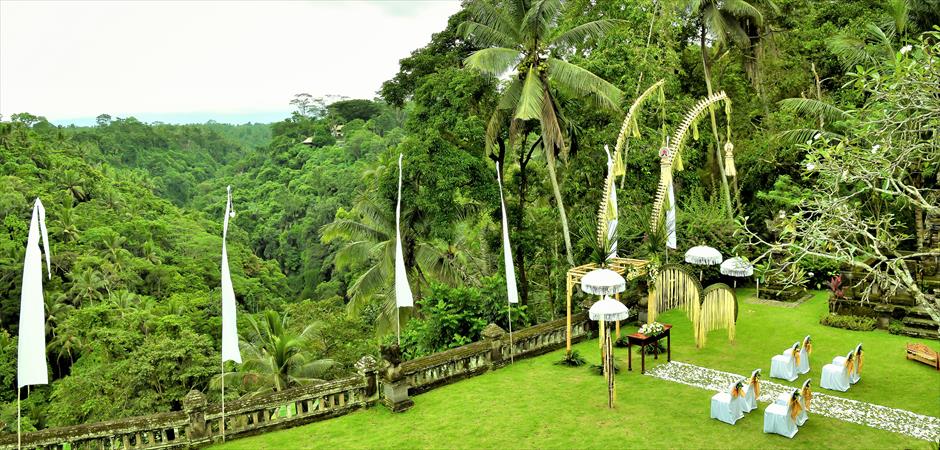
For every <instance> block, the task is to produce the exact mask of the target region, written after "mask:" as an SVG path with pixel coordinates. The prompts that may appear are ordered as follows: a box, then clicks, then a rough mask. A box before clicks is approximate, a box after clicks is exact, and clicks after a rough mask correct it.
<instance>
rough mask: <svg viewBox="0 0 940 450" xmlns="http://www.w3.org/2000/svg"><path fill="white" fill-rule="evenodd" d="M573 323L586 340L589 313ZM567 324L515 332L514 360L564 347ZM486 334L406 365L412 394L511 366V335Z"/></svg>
mask: <svg viewBox="0 0 940 450" xmlns="http://www.w3.org/2000/svg"><path fill="white" fill-rule="evenodd" d="M571 322H572V338H573V339H575V340H578V339H582V338H584V336H586V335H587V333H588V325H587V314H583V313H582V314H576V315H574V316H572V318H571ZM565 324H566V322H565V319H559V320H554V321H551V322H546V323H543V324H540V325H535V326H532V327H529V328H523V329H522V330H519V331H517V332H515V333H513V336H512V338H513V339H512V344H513V345H512V347H513V355H512V357H513V358H515V359H522V358H529V357H532V356H538V355H541V354H544V353H548V352H550V351H552V350H557V349H559V348H561V347H564V345H565ZM497 329H498V330H499V328H498V327H497ZM499 331H502V330H499ZM486 334H487V333H484V338H483V340H482V341H478V342H474V343H472V344H467V345H464V346H462V347H457V348H454V349H450V350H447V351H443V352H440V353H435V354H433V355H428V356H425V357H423V358H417V359H413V360H411V361H406V362H404V363H402V365H401V369H402V373H403V374H404V376H405V378H406V380H407V382H408V384H409V385H410V387H411V389H410V391H411V393H412V394H413V395H414V394H420V393H422V392H427V391H429V390H431V389H434V388H436V387H439V386H443V385H446V384H450V383H453V382H455V381H459V380H462V379H464V378H469V377H472V376H476V375H479V374H481V373H484V372H486V371H488V370H492V369H494V368H498V367H502V366H505V365H506V364H509V361H510V354H509V334H508V333H504V332H500V333H496V334H493V335H490V336H487V335H486Z"/></svg>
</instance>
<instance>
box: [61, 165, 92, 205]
mask: <svg viewBox="0 0 940 450" xmlns="http://www.w3.org/2000/svg"><path fill="white" fill-rule="evenodd" d="M85 183H86V180H85V178H84V177H82V175H81V174H80V173H78V172H76V171H74V170H71V169H66V170H63V171H62V175H61V177H60V178H59V186H60V187H61V188H62V189H64V190H65V191H66V192H68V193H69V195H71V196H72V198H74V199H75V200H77V201H84V200H85V199H87V198H88V193H87V192H86V191H85Z"/></svg>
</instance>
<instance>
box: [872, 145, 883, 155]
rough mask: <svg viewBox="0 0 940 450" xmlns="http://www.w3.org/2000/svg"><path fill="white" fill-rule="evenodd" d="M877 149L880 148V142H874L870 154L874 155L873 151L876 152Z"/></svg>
mask: <svg viewBox="0 0 940 450" xmlns="http://www.w3.org/2000/svg"><path fill="white" fill-rule="evenodd" d="M878 150H881V144H875V145H874V146H873V147H872V148H871V154H872V155H874V154H875V153H878Z"/></svg>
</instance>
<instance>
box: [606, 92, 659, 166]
mask: <svg viewBox="0 0 940 450" xmlns="http://www.w3.org/2000/svg"><path fill="white" fill-rule="evenodd" d="M665 82H666V80H659V81H657V82H655V83H653V84H652V85H651V86H650V87H648V88H646V90H645V91H643V93H642V94H640V96H639V97H637V98H636V100H634V101H633V104H632V105H630V109H629V110H627V115H626V117H624V119H623V124H622V125H621V126H620V133H619V134H618V135H617V144H616V145H615V146H614V176H619V177H626V174H627V170H626V166H625V165H624V159H625V158H626V156H627V155H626V152H627V151H626V143H627V139H628V138H629V137H630V136H633V137H640V127H639V125H638V123H637V119H638V118H639V111H640V108H641V107H642V106H643V104H644V103H645V102H646V101H647V100H649V99H650V98H652V97H653V94H654V93H656V92H658V93H659V97H658V98H659V103H660V110H661V114H662V115H663V120H664V121H665V111H666V108H664V105H665V103H666V94H665V92H664V91H663V84H664V83H665ZM664 127H665V125H664Z"/></svg>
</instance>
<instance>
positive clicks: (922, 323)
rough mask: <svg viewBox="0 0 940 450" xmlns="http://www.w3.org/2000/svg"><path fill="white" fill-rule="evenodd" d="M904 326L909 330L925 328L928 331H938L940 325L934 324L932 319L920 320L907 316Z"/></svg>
mask: <svg viewBox="0 0 940 450" xmlns="http://www.w3.org/2000/svg"><path fill="white" fill-rule="evenodd" d="M903 323H904V326H906V327H909V328H924V329H928V330H934V331H937V329H938V325H937V322H934V321H933V320H930V319H918V318H916V317H911V316H907V317H905V318H904V321H903Z"/></svg>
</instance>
